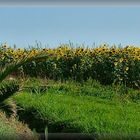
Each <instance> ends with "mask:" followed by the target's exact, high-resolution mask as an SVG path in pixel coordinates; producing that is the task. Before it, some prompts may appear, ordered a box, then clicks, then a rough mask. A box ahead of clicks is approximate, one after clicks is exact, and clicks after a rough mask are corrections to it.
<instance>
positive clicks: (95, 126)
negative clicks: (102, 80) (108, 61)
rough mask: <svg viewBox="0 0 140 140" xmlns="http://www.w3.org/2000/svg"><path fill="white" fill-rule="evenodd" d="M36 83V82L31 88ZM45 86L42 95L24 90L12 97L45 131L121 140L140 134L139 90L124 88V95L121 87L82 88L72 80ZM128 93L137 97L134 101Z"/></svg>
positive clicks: (92, 85)
mask: <svg viewBox="0 0 140 140" xmlns="http://www.w3.org/2000/svg"><path fill="white" fill-rule="evenodd" d="M31 82H32V81H27V82H26V83H25V85H30V84H31ZM38 83H39V81H38V80H35V82H34V85H38ZM48 83H49V84H48V87H49V88H48V91H47V92H44V93H42V94H39V93H38V94H36V93H32V92H30V91H27V90H26V91H22V92H20V93H19V94H16V95H14V99H15V100H16V102H17V104H18V105H19V106H21V107H23V108H24V109H25V111H29V112H30V114H31V113H34V116H35V117H36V118H40V119H41V120H42V121H43V123H44V125H47V126H48V132H63V133H64V132H66V133H67V132H68V133H71V132H74V133H75V132H77V133H89V134H93V135H98V137H100V136H104V134H107V135H108V136H111V135H113V136H118V135H119V136H121V137H122V139H123V138H126V139H128V138H131V137H134V135H135V137H136V136H138V135H139V132H140V110H139V107H140V102H139V99H137V97H138V95H139V91H136V90H132V89H127V94H126V93H124V91H123V88H122V87H121V86H120V87H117V89H116V88H115V87H113V86H101V85H100V84H99V83H98V82H95V81H93V82H90V81H89V82H86V83H84V84H83V85H80V84H78V83H74V82H72V81H69V82H66V83H60V82H53V81H49V82H48ZM130 93H131V94H132V93H135V94H136V95H137V96H136V97H135V98H134V99H135V100H133V98H131V96H132V95H131V96H130ZM122 94H123V95H122ZM30 121H31V120H30ZM30 123H31V122H30ZM38 127H39V126H38ZM132 135H133V136H132Z"/></svg>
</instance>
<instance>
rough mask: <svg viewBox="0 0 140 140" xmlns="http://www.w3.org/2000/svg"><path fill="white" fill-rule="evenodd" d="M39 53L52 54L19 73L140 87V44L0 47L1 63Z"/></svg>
mask: <svg viewBox="0 0 140 140" xmlns="http://www.w3.org/2000/svg"><path fill="white" fill-rule="evenodd" d="M39 53H45V54H46V55H47V54H49V55H51V56H50V57H49V58H48V59H43V60H42V61H41V62H40V61H39V62H37V61H32V62H31V63H28V64H26V65H24V66H23V67H22V68H20V69H19V71H18V74H22V75H24V76H25V75H29V76H32V77H37V76H41V77H46V78H49V79H54V80H60V79H61V80H62V81H63V80H67V79H74V80H76V81H80V82H82V81H86V80H87V79H89V78H91V79H95V80H98V81H99V82H100V83H101V84H105V85H106V84H112V83H119V84H121V83H123V84H125V85H127V86H130V87H136V88H140V48H138V47H134V46H127V47H125V48H119V47H109V46H108V45H106V44H104V45H102V46H100V47H96V48H85V47H76V48H74V47H72V46H70V45H61V46H60V47H58V48H53V49H50V48H44V49H43V48H31V49H17V48H10V47H8V46H6V45H1V47H0V58H1V59H0V67H3V66H4V65H7V64H8V63H11V62H13V61H17V60H19V59H21V58H24V57H31V56H34V55H37V54H39Z"/></svg>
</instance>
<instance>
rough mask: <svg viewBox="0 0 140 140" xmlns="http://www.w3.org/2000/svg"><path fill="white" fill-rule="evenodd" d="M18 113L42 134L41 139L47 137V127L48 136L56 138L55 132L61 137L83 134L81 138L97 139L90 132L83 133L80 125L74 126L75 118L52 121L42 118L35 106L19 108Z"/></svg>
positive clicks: (21, 119)
mask: <svg viewBox="0 0 140 140" xmlns="http://www.w3.org/2000/svg"><path fill="white" fill-rule="evenodd" d="M17 114H18V116H19V120H20V121H22V122H24V123H26V124H27V125H28V127H29V128H30V129H31V130H35V131H36V132H37V133H38V134H40V135H39V139H41V140H43V139H45V128H46V127H47V128H48V137H49V138H50V139H52V138H54V137H55V134H61V135H59V136H60V137H61V138H62V136H63V134H68V135H72V134H77V136H78V135H81V138H86V139H88V140H94V139H95V136H94V138H93V137H92V136H91V135H90V134H83V133H81V131H82V130H81V128H80V127H72V126H71V125H70V124H71V122H72V121H73V120H65V121H57V122H55V121H52V120H51V121H50V120H43V119H41V117H39V116H38V112H37V110H36V109H35V108H34V107H32V108H28V109H26V110H19V111H18V112H17ZM52 134H54V135H52ZM74 136H75V138H77V136H76V135H74ZM74 136H73V137H72V138H73V139H75V138H74ZM57 138H58V137H57ZM61 138H60V139H61ZM54 139H55V138H54ZM62 139H63V138H62Z"/></svg>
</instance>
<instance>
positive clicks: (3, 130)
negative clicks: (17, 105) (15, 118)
mask: <svg viewBox="0 0 140 140" xmlns="http://www.w3.org/2000/svg"><path fill="white" fill-rule="evenodd" d="M11 137H12V138H13V139H16V138H17V135H16V130H15V129H13V127H12V126H11V125H9V122H8V120H7V118H6V117H5V115H4V114H3V113H0V139H1V138H3V139H4V138H6V139H9V140H10V139H11Z"/></svg>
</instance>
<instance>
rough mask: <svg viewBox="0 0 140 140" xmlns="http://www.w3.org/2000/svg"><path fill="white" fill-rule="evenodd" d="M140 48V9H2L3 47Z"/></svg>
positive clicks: (0, 15) (0, 36) (1, 40)
mask: <svg viewBox="0 0 140 140" xmlns="http://www.w3.org/2000/svg"><path fill="white" fill-rule="evenodd" d="M36 41H37V42H41V43H42V45H48V46H49V47H57V46H58V45H60V44H62V43H69V41H70V42H72V43H73V44H85V45H89V46H92V45H93V44H96V45H100V44H103V43H107V44H109V45H114V44H115V45H119V44H121V45H122V46H126V45H135V46H140V7H103V6H100V7H56V6H54V7H53V6H52V7H0V44H1V43H5V42H7V43H8V44H9V45H11V46H13V45H14V44H16V46H17V47H22V48H26V47H28V45H34V44H35V42H36Z"/></svg>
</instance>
